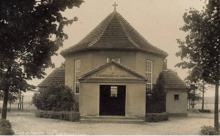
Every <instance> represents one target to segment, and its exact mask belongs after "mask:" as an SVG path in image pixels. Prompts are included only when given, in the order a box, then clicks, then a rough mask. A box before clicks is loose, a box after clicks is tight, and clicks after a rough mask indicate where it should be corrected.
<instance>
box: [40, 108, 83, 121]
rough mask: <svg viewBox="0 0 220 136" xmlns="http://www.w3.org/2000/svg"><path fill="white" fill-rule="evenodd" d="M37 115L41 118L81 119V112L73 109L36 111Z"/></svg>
mask: <svg viewBox="0 0 220 136" xmlns="http://www.w3.org/2000/svg"><path fill="white" fill-rule="evenodd" d="M36 116H37V117H40V118H52V119H61V120H68V121H79V120H80V114H79V112H73V111H42V110H38V111H36Z"/></svg>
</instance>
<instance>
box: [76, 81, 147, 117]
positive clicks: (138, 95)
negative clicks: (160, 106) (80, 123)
mask: <svg viewBox="0 0 220 136" xmlns="http://www.w3.org/2000/svg"><path fill="white" fill-rule="evenodd" d="M100 85H125V86H126V100H125V101H126V102H125V103H126V104H125V116H126V117H142V118H144V117H145V107H146V106H145V101H146V100H145V99H146V97H145V85H144V84H143V83H127V84H126V83H102V84H99V83H81V84H80V94H79V111H80V115H81V116H99V97H100V95H99V93H100V90H99V86H100Z"/></svg>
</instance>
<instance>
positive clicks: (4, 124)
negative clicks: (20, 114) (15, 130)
mask: <svg viewBox="0 0 220 136" xmlns="http://www.w3.org/2000/svg"><path fill="white" fill-rule="evenodd" d="M2 127H7V128H11V123H10V122H9V121H8V120H5V119H1V120H0V128H2Z"/></svg>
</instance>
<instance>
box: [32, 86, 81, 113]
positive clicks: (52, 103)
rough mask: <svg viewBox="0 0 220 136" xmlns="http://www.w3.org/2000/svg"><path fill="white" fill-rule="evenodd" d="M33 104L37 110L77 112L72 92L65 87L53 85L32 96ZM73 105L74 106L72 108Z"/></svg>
mask: <svg viewBox="0 0 220 136" xmlns="http://www.w3.org/2000/svg"><path fill="white" fill-rule="evenodd" d="M33 103H34V105H35V106H36V107H37V109H39V110H46V111H71V110H75V111H76V110H78V109H77V108H76V107H77V106H76V104H77V103H76V101H75V99H74V94H73V93H72V90H71V89H70V88H68V87H66V86H63V85H60V86H57V85H53V86H50V87H48V88H46V89H44V90H40V93H38V94H35V95H34V96H33ZM74 105H75V106H74Z"/></svg>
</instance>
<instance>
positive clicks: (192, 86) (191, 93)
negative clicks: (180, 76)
mask: <svg viewBox="0 0 220 136" xmlns="http://www.w3.org/2000/svg"><path fill="white" fill-rule="evenodd" d="M185 82H186V85H187V88H188V103H189V109H190V106H191V107H192V109H194V108H195V105H196V101H198V100H200V99H201V97H200V94H199V92H198V91H199V89H198V88H199V86H198V84H197V83H194V82H192V81H191V80H190V79H189V78H186V79H185Z"/></svg>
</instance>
